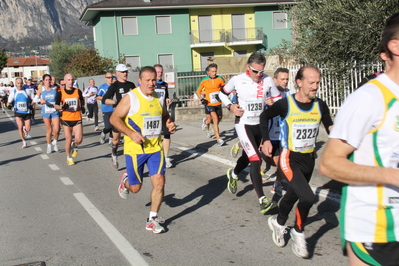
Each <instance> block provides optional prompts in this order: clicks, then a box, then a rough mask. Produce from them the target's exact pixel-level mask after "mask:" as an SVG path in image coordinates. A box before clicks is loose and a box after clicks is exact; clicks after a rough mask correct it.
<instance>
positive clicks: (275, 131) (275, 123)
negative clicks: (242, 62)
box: [262, 68, 290, 196]
mask: <svg viewBox="0 0 399 266" xmlns="http://www.w3.org/2000/svg"><path fill="white" fill-rule="evenodd" d="M288 78H289V70H288V69H286V68H277V70H276V71H275V72H274V77H273V80H274V83H275V84H276V87H277V89H278V90H279V91H280V94H281V98H279V99H282V98H286V97H287V95H289V94H290V90H289V89H288V88H287V85H288ZM279 99H276V100H279ZM279 123H280V117H274V118H273V119H272V120H271V121H270V125H269V137H270V141H271V143H272V145H273V150H272V157H267V156H265V155H264V154H263V153H262V155H263V159H264V160H265V162H266V168H265V170H264V171H263V173H262V175H263V180H268V179H270V178H276V181H274V183H273V185H272V187H271V192H272V193H273V194H274V193H276V194H277V195H279V196H282V195H283V194H285V192H286V191H285V189H284V187H283V184H282V183H281V182H282V180H283V177H282V176H281V175H279V174H278V171H277V169H276V171H275V172H274V173H268V171H267V169H270V168H271V166H277V165H278V160H279V157H280V124H279ZM284 180H285V179H284Z"/></svg>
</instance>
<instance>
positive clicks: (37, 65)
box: [0, 57, 50, 84]
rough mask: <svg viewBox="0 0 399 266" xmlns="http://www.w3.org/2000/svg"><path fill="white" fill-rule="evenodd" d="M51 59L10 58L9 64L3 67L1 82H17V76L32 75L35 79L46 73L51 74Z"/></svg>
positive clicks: (0, 76)
mask: <svg viewBox="0 0 399 266" xmlns="http://www.w3.org/2000/svg"><path fill="white" fill-rule="evenodd" d="M49 63H50V60H49V59H42V58H39V57H21V58H8V60H7V65H6V66H5V67H4V68H3V70H2V71H1V75H0V82H3V83H4V84H9V83H10V81H13V82H14V83H15V79H16V78H24V77H32V78H33V80H34V81H36V80H37V79H38V78H41V77H42V76H43V75H44V74H49V73H50V70H49V67H48V65H49Z"/></svg>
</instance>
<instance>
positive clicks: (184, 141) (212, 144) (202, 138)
mask: <svg viewBox="0 0 399 266" xmlns="http://www.w3.org/2000/svg"><path fill="white" fill-rule="evenodd" d="M176 124H177V131H176V133H175V134H172V136H171V140H172V147H173V146H176V145H184V146H186V147H189V148H191V149H196V150H198V151H200V152H203V153H209V154H213V155H215V156H217V157H220V158H223V159H228V160H231V161H232V162H233V163H234V162H235V161H236V159H237V158H236V159H235V158H233V157H231V155H230V149H231V147H232V146H233V144H234V143H235V141H236V140H238V139H237V135H236V133H235V130H234V122H232V121H226V122H224V121H222V122H221V123H220V125H219V129H220V132H221V138H223V139H224V140H225V142H226V143H225V144H224V145H223V146H221V147H219V146H217V144H216V139H215V138H207V137H206V135H205V132H204V131H202V129H201V124H202V121H197V122H191V121H190V122H189V121H181V122H176ZM326 140H327V134H326V133H325V130H324V127H323V126H321V127H320V134H319V137H318V140H317V147H318V150H317V154H318V159H316V166H315V169H314V171H313V176H312V179H311V180H310V184H311V186H312V187H314V188H316V189H323V190H326V191H327V193H330V192H331V194H336V195H340V194H341V188H342V183H339V182H337V181H334V180H331V179H330V178H327V177H325V176H323V175H321V174H320V173H319V171H318V161H319V158H320V156H321V154H322V152H323V150H324V146H325V141H326ZM264 165H265V164H262V169H263V167H264Z"/></svg>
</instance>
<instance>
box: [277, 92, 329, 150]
mask: <svg viewBox="0 0 399 266" xmlns="http://www.w3.org/2000/svg"><path fill="white" fill-rule="evenodd" d="M294 97H295V96H294V95H288V96H287V101H288V112H287V116H286V117H285V118H284V119H283V120H281V122H280V141H281V146H282V147H283V148H285V149H288V150H290V151H294V152H300V153H311V152H313V151H314V149H315V147H316V138H317V134H318V132H319V125H320V121H321V113H320V106H319V101H318V100H317V98H316V99H314V100H313V106H312V108H310V110H308V111H304V110H302V109H301V108H299V106H298V105H297V103H296V102H295V99H294Z"/></svg>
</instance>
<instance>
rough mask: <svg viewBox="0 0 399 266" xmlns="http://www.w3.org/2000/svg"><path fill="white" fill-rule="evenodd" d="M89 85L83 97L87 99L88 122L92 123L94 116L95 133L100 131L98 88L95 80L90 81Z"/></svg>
mask: <svg viewBox="0 0 399 266" xmlns="http://www.w3.org/2000/svg"><path fill="white" fill-rule="evenodd" d="M89 85H90V86H88V87H87V88H86V89H85V90H84V92H83V97H85V98H87V100H86V105H87V111H88V112H89V113H88V114H87V121H90V119H91V118H93V115H94V131H100V128H99V127H98V104H97V98H96V96H97V92H98V88H97V87H96V86H95V82H94V79H89Z"/></svg>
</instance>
